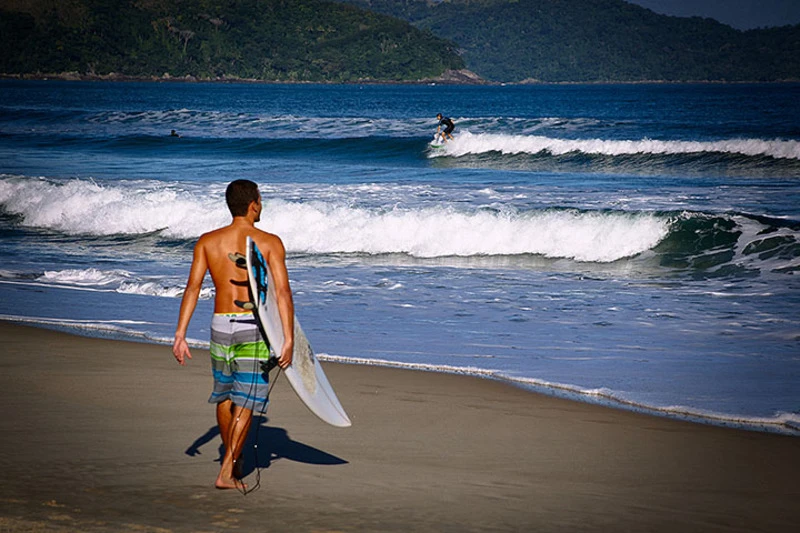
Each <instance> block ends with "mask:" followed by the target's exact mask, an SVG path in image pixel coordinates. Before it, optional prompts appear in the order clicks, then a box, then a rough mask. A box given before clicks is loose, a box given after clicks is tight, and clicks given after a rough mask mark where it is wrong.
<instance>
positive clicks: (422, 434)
mask: <svg viewBox="0 0 800 533" xmlns="http://www.w3.org/2000/svg"><path fill="white" fill-rule="evenodd" d="M0 336H1V337H2V342H3V348H4V349H3V354H2V356H0V365H2V367H1V368H0V376H1V377H0V380H1V381H0V384H1V385H2V389H0V390H2V392H1V394H2V402H3V410H4V414H3V417H2V424H1V425H0V431H1V432H2V441H1V442H2V453H0V460H1V461H2V464H1V465H0V468H2V484H1V487H0V532H6V531H31V532H49V531H59V532H61V531H90V532H96V531H108V532H112V531H113V532H117V531H122V532H128V531H131V532H133V531H136V532H155V531H159V532H171V531H186V532H204V531H208V532H212V531H239V532H249V531H272V532H274V531H278V532H282V531H301V532H302V531H309V532H312V531H316V532H323V531H324V532H328V531H331V532H332V531H454V532H455V531H457V532H461V531H570V532H574V531H610V532H614V531H631V532H644V531H668V532H693V531H698V532H700V531H702V532H706V531H742V532H745V531H746V532H753V531H775V532H779V531H780V532H783V531H790V530H794V528H796V527H797V518H798V516H800V514H798V509H800V507H798V505H800V503H798V502H800V482H798V481H799V480H800V438H796V437H787V436H781V435H770V434H762V433H756V432H750V431H741V430H735V429H726V428H718V427H710V426H703V425H698V424H693V423H689V422H682V421H675V420H668V419H664V418H657V417H651V416H646V415H640V414H636V413H630V412H625V411H620V410H615V409H609V408H604V407H599V406H593V405H587V404H582V403H576V402H571V401H567V400H562V399H556V398H550V397H546V396H541V395H537V394H533V393H530V392H527V391H524V390H521V389H517V388H515V387H512V386H508V385H504V384H502V383H497V382H493V381H488V380H482V379H477V378H469V377H463V376H452V375H444V374H433V373H424V372H414V371H403V370H397V369H385V368H378V367H368V366H351V365H336V364H326V365H325V369H326V373H327V374H328V375H329V378H330V380H331V382H332V383H333V385H334V386H335V388H336V390H337V392H338V394H339V397H340V399H341V401H342V403H343V405H344V406H345V408H346V409H347V411H348V413H349V415H350V417H351V419H352V420H353V427H351V428H348V429H337V428H333V427H330V426H328V425H326V424H324V423H323V422H321V421H319V420H318V419H317V418H316V417H314V415H312V414H311V413H310V412H309V411H307V410H306V408H305V407H304V406H303V405H302V404H301V402H300V401H299V400H298V399H297V397H296V396H295V395H294V393H293V392H292V390H291V388H290V386H289V384H288V382H287V381H286V380H285V378H279V381H278V382H277V385H276V387H275V389H274V391H273V394H272V404H271V405H270V408H269V410H268V412H267V417H266V419H262V420H261V421H260V423H259V424H258V425H257V426H258V431H257V433H258V444H259V446H258V449H257V455H258V458H256V453H255V451H254V450H253V448H252V446H248V451H247V459H248V461H249V467H248V468H247V470H248V472H249V475H248V477H247V481H248V482H249V483H251V484H252V483H254V482H255V480H256V471H254V470H253V463H254V462H257V463H258V464H259V466H260V467H261V488H260V489H259V490H257V491H255V492H252V493H250V494H248V495H247V496H243V495H242V494H241V493H238V492H236V491H219V490H216V489H214V487H213V482H214V479H215V477H216V474H217V470H218V468H219V466H218V462H217V461H218V460H219V444H220V441H219V436H218V435H217V433H216V428H215V420H214V409H213V406H211V405H209V404H207V403H206V400H207V398H208V394H209V392H210V387H211V377H210V368H209V364H208V354H207V352H205V351H202V350H195V351H194V359H193V360H192V361H190V363H189V365H188V366H187V367H185V368H181V367H179V366H178V365H177V364H176V363H175V361H174V359H173V357H172V355H171V353H170V349H169V347H166V346H158V345H150V344H139V343H130V342H119V341H111V340H103V339H90V338H83V337H77V336H72V335H67V334H63V333H58V332H53V331H49V330H43V329H34V328H29V327H25V326H19V325H14V324H8V323H0ZM255 432H256V428H255V427H254V430H253V435H254V434H255Z"/></svg>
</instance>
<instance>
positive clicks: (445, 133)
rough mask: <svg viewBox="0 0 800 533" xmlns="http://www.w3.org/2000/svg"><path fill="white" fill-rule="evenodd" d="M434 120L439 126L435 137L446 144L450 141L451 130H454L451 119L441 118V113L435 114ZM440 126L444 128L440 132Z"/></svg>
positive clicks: (451, 136) (451, 137)
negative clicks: (436, 120)
mask: <svg viewBox="0 0 800 533" xmlns="http://www.w3.org/2000/svg"><path fill="white" fill-rule="evenodd" d="M436 118H437V119H438V120H439V125H438V126H437V127H436V137H439V136H441V138H442V141H443V142H447V139H450V140H451V141H452V140H453V130H454V129H456V125H455V124H454V123H453V121H452V119H450V118H448V117H444V116H442V114H441V113H437V115H436ZM442 126H444V130H442ZM440 132H441V133H440Z"/></svg>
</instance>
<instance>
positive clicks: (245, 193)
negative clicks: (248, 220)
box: [225, 180, 258, 217]
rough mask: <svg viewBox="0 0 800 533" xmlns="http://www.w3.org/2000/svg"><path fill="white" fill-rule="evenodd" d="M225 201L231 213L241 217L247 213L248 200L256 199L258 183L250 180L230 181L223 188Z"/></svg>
mask: <svg viewBox="0 0 800 533" xmlns="http://www.w3.org/2000/svg"><path fill="white" fill-rule="evenodd" d="M225 201H226V202H227V203H228V209H230V211H231V215H233V216H235V217H243V216H245V215H246V214H247V208H248V207H249V206H250V202H257V201H258V185H256V184H255V183H253V182H252V181H250V180H235V181H232V182H231V183H230V184H229V185H228V188H227V189H226V190H225Z"/></svg>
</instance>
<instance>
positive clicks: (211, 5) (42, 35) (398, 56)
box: [0, 0, 463, 81]
mask: <svg viewBox="0 0 800 533" xmlns="http://www.w3.org/2000/svg"><path fill="white" fill-rule="evenodd" d="M0 46H1V47H2V53H1V54H0V72H1V73H5V74H35V73H62V72H76V73H80V74H84V73H88V74H91V75H98V76H100V75H107V74H109V73H116V74H118V75H123V76H135V77H162V76H164V74H165V73H168V74H169V75H170V76H171V77H185V76H191V77H195V78H199V79H222V78H245V79H258V80H276V81H355V80H391V81H403V80H419V79H424V78H434V77H437V76H440V75H441V74H442V73H443V72H445V71H447V70H450V69H460V68H463V62H462V60H461V58H460V57H459V56H458V55H457V54H456V53H455V51H454V45H453V43H450V42H447V41H445V40H442V39H440V38H437V37H434V36H433V35H432V34H431V33H430V32H428V31H427V30H420V29H417V28H415V27H413V26H411V25H410V24H408V23H407V22H405V21H402V20H399V19H396V18H392V17H388V16H385V15H380V14H377V13H372V12H368V11H364V10H361V9H359V8H357V7H355V6H352V5H344V4H341V3H334V2H327V1H324V0H0Z"/></svg>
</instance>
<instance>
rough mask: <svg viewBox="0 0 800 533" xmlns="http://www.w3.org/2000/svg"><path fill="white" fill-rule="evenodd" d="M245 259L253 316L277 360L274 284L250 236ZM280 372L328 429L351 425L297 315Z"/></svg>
mask: <svg viewBox="0 0 800 533" xmlns="http://www.w3.org/2000/svg"><path fill="white" fill-rule="evenodd" d="M245 260H246V265H247V280H248V283H249V285H250V291H251V293H252V296H253V303H254V304H255V308H254V309H253V314H254V315H255V317H256V320H257V321H258V323H259V327H260V330H261V334H262V335H263V336H264V340H265V341H266V342H267V344H269V347H270V350H271V351H272V352H273V356H275V357H278V356H280V354H281V351H282V349H283V341H284V337H283V325H282V323H281V317H280V312H279V311H278V302H277V300H276V297H275V284H274V283H273V280H272V273H271V272H270V269H269V265H268V264H267V262H266V260H265V259H264V256H263V255H262V254H261V251H260V250H259V249H258V246H256V243H255V242H253V240H252V239H251V238H250V237H247V251H246V253H245ZM284 373H285V374H286V378H287V379H288V381H289V383H290V384H291V385H292V388H293V389H294V391H295V393H297V396H298V397H299V398H300V399H301V400H302V401H303V403H304V404H305V405H306V407H308V408H309V410H310V411H311V412H312V413H314V414H315V415H317V416H318V417H319V418H320V419H322V420H323V421H325V422H327V423H328V424H331V425H332V426H337V427H349V426H350V425H352V423H351V422H350V418H349V417H348V416H347V413H346V412H345V410H344V408H343V407H342V404H341V403H340V402H339V399H338V398H337V397H336V393H335V392H334V391H333V387H331V384H330V382H329V381H328V378H327V376H326V375H325V372H324V371H323V370H322V366H321V365H320V363H319V360H318V359H317V358H316V356H315V355H314V351H313V350H312V349H311V345H310V344H309V342H308V339H307V338H306V335H305V333H304V332H303V328H301V327H300V322H299V321H298V320H297V316H295V317H294V351H293V352H292V364H290V365H289V366H288V367H287V368H286V369H284Z"/></svg>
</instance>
